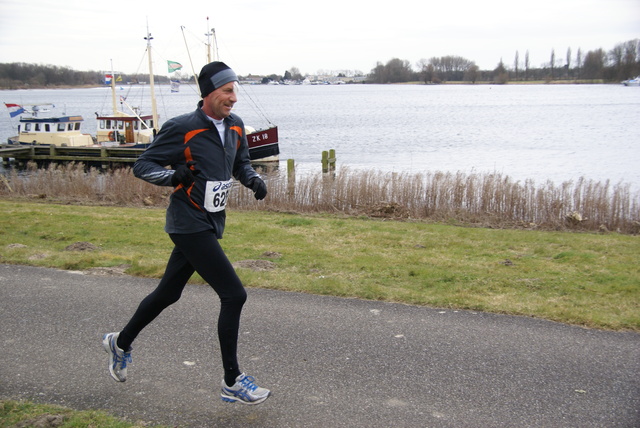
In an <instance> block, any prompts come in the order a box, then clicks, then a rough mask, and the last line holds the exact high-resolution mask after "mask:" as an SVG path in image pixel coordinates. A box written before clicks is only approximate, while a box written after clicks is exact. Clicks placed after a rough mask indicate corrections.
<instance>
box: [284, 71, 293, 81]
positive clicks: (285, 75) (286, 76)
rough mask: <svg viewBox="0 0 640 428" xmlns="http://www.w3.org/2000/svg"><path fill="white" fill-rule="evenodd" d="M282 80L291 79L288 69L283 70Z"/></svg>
mask: <svg viewBox="0 0 640 428" xmlns="http://www.w3.org/2000/svg"><path fill="white" fill-rule="evenodd" d="M282 79H283V80H291V73H290V72H289V70H287V71H285V72H284V76H283V77H282Z"/></svg>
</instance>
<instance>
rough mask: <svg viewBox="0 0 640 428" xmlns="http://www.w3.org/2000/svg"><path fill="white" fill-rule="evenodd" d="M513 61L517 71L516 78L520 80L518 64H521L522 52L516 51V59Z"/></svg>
mask: <svg viewBox="0 0 640 428" xmlns="http://www.w3.org/2000/svg"><path fill="white" fill-rule="evenodd" d="M513 63H514V64H513V65H514V67H515V72H516V80H518V66H519V65H520V53H519V52H518V51H516V59H515V60H514V62H513Z"/></svg>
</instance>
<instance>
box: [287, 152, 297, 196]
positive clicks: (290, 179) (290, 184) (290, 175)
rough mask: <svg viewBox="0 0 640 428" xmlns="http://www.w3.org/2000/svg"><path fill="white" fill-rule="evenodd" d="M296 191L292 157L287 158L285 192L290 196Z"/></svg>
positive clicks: (294, 166) (294, 168) (294, 165)
mask: <svg viewBox="0 0 640 428" xmlns="http://www.w3.org/2000/svg"><path fill="white" fill-rule="evenodd" d="M295 192H296V164H295V161H294V160H293V159H287V194H288V195H289V197H290V198H293V197H294V196H295Z"/></svg>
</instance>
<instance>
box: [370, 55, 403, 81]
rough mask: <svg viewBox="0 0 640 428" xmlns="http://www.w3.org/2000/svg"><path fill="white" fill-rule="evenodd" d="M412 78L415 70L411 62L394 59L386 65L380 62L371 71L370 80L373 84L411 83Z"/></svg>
mask: <svg viewBox="0 0 640 428" xmlns="http://www.w3.org/2000/svg"><path fill="white" fill-rule="evenodd" d="M412 77H413V70H412V69H411V64H410V63H409V61H407V60H401V59H398V58H393V59H391V60H389V62H387V63H386V64H385V65H382V63H380V62H378V64H377V65H376V67H375V68H374V69H373V70H371V74H370V76H369V80H370V81H371V82H372V83H400V82H409V81H410V80H411V79H412Z"/></svg>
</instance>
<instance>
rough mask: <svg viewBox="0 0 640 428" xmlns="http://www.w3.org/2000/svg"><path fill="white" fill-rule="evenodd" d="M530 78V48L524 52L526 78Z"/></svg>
mask: <svg viewBox="0 0 640 428" xmlns="http://www.w3.org/2000/svg"><path fill="white" fill-rule="evenodd" d="M528 78H529V49H527V52H525V54H524V80H527V79H528Z"/></svg>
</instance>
